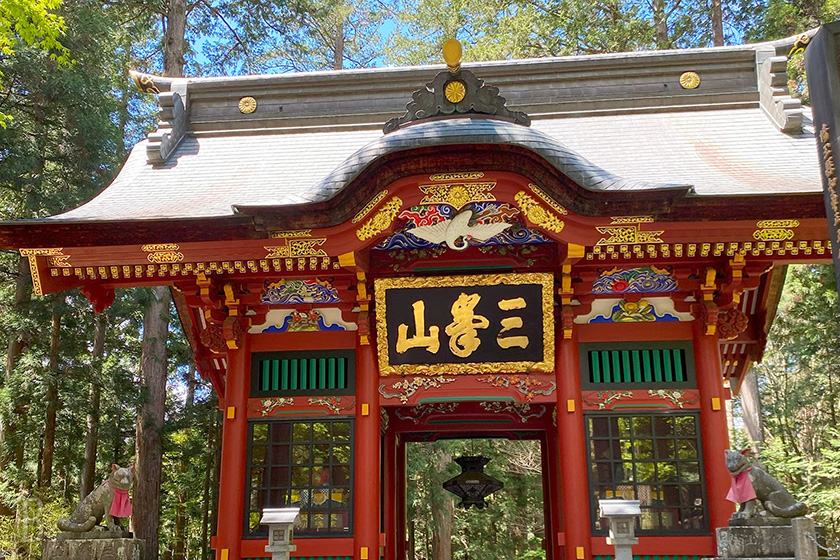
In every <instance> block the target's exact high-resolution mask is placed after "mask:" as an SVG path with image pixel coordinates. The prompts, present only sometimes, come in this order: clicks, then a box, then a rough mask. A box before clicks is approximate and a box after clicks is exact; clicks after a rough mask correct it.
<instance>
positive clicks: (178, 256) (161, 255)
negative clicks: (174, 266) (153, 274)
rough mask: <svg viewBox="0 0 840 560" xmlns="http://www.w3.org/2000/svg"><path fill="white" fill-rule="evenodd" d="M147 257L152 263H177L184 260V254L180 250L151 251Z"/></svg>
mask: <svg viewBox="0 0 840 560" xmlns="http://www.w3.org/2000/svg"><path fill="white" fill-rule="evenodd" d="M146 258H147V259H148V261H149V262H150V263H155V264H162V263H177V262H181V261H183V260H184V254H183V253H180V252H178V251H160V252H157V253H149V254H148V255H147V256H146Z"/></svg>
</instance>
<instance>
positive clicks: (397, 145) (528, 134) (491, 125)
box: [237, 117, 693, 208]
mask: <svg viewBox="0 0 840 560" xmlns="http://www.w3.org/2000/svg"><path fill="white" fill-rule="evenodd" d="M458 144H506V145H513V146H519V147H522V148H526V149H529V150H531V151H533V152H534V153H536V154H537V155H539V156H541V157H543V158H544V159H545V160H546V161H548V162H549V163H550V164H551V165H552V166H554V167H555V168H556V169H557V170H558V171H560V172H561V173H563V174H564V175H566V176H567V177H568V178H569V179H571V180H572V181H574V182H576V183H577V184H578V185H580V186H581V187H583V188H585V189H588V190H591V191H616V190H627V189H632V190H653V189H677V188H679V189H686V188H692V187H693V185H691V184H687V183H653V182H648V181H640V180H633V179H625V178H623V177H621V176H619V175H616V174H614V173H612V172H610V171H607V170H605V169H603V168H601V167H599V166H597V165H595V164H594V163H592V162H590V161H589V160H588V159H586V158H584V157H583V156H581V155H580V154H578V153H577V152H575V151H574V150H572V149H570V148H567V147H566V146H565V145H564V144H562V143H561V142H559V141H558V140H556V139H555V138H552V137H551V136H549V135H547V134H545V133H544V132H541V131H539V130H535V129H533V128H528V127H524V126H520V125H517V124H513V123H510V122H506V121H499V120H492V119H486V118H477V117H462V118H450V119H441V120H434V121H425V122H419V123H416V124H412V125H410V126H405V127H403V128H400V129H399V130H396V131H394V132H392V133H390V134H386V135H384V136H382V137H381V138H378V139H376V140H374V141H373V142H369V143H368V144H367V145H365V146H363V147H362V148H360V149H359V150H357V151H356V152H355V153H353V155H351V156H350V157H348V158H347V159H346V160H344V162H342V163H341V164H340V165H339V166H338V167H336V168H335V169H334V170H333V171H332V172H331V173H330V174H329V175H327V176H326V177H325V178H324V179H323V180H322V181H321V182H320V183H318V185H317V186H316V187H315V191H316V192H319V193H329V196H327V197H325V198H323V199H322V200H326V199H327V198H332V196H334V195H335V194H337V193H338V192H339V191H340V190H341V189H343V188H344V187H345V186H347V185H348V184H349V183H350V182H352V181H353V180H354V179H355V178H356V177H358V176H359V174H360V173H361V172H362V171H363V170H364V169H365V168H366V167H367V166H368V165H370V164H371V163H373V161H374V160H376V159H377V158H380V157H382V156H385V155H388V154H390V153H394V152H399V151H406V150H411V149H415V148H425V147H430V146H453V145H458ZM237 206H238V207H243V208H244V207H246V206H247V205H237Z"/></svg>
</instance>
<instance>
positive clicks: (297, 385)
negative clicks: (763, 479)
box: [0, 41, 830, 560]
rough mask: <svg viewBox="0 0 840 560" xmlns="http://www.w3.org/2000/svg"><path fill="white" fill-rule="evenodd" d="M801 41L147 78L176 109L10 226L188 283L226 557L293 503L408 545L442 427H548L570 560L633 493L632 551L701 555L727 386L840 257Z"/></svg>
mask: <svg viewBox="0 0 840 560" xmlns="http://www.w3.org/2000/svg"><path fill="white" fill-rule="evenodd" d="M790 42H792V41H790ZM790 42H789V43H790ZM788 48H789V44H787V43H773V44H769V43H768V44H759V45H749V46H740V47H721V48H713V49H695V50H690V51H662V52H637V53H630V54H618V55H599V56H582V57H569V58H553V59H540V60H521V61H508V62H492V63H482V64H475V65H470V67H469V69H467V68H462V67H461V66H460V60H459V58H458V57H457V56H454V55H452V54H451V53H450V55H449V60H448V61H447V62H448V67H447V68H441V67H438V68H429V67H426V68H423V67H417V68H387V69H373V70H359V71H346V72H314V73H309V74H288V75H272V76H248V77H235V78H178V79H173V78H162V77H157V76H150V75H143V74H135V76H134V78H135V80H136V82H137V85H138V86H139V87H140V88H141V89H142V90H143V91H146V92H149V93H151V94H156V95H158V96H159V100H160V106H161V123H160V127H159V129H158V130H157V131H156V132H154V133H152V134H150V135H149V137H148V138H147V139H146V140H144V141H142V142H140V143H139V144H138V145H137V146H136V147H135V148H134V149H133V151H132V153H131V155H130V157H129V158H128V160H127V162H126V163H125V166H124V168H123V169H122V171H121V173H120V174H119V176H118V177H117V178H116V179H115V180H114V182H113V183H112V184H111V186H109V187H108V188H107V189H106V190H105V191H104V192H102V193H101V194H100V195H98V196H97V197H96V198H94V199H93V200H92V201H90V202H89V203H87V204H85V205H83V206H81V207H80V208H77V209H75V210H72V211H70V212H67V213H65V214H62V215H59V216H55V217H51V218H46V219H42V220H35V221H28V222H5V223H2V224H0V242H1V243H2V245H3V247H6V248H16V249H20V252H21V254H22V255H23V256H25V257H28V259H29V264H30V268H31V273H32V278H33V283H34V287H35V291H36V293H37V294H38V295H41V294H46V293H51V292H56V291H60V290H66V289H70V288H80V289H81V290H82V291H83V293H85V294H86V295H87V296H88V297H89V299H90V300H91V302H92V303H93V305H94V307H95V309H96V310H97V311H100V312H101V311H102V310H103V309H104V308H105V307H107V306H108V305H109V304H110V302H111V301H112V300H113V297H114V290H115V289H119V288H124V287H130V286H153V285H167V286H170V287H171V289H172V294H173V297H174V300H175V304H176V307H177V309H178V313H179V315H180V319H181V322H182V324H183V326H184V329H185V331H186V333H187V336H188V337H189V340H190V343H191V345H192V348H193V351H194V353H195V357H196V363H197V366H198V369H199V371H200V372H201V374H202V375H203V376H204V377H206V378H207V379H209V380H210V381H211V382H212V384H213V387H214V389H215V390H216V391H217V392H218V395H219V399H220V404H221V408H222V410H223V413H224V434H223V443H222V468H221V487H220V504H219V516H218V519H219V523H218V528H217V531H216V534H215V536H214V537H213V540H212V545H213V547H214V549H215V550H216V558H218V559H221V560H240V559H255V558H264V557H265V556H266V554H265V552H264V546H265V543H266V537H265V527H260V525H259V518H260V512H261V510H262V509H263V508H265V507H282V506H297V507H300V509H301V518H302V526H301V527H300V529H299V530H298V531H297V533H296V539H295V540H296V543H297V547H298V548H297V552H296V553H295V554H296V555H297V556H298V557H300V558H312V557H317V558H319V559H320V558H325V559H330V560H339V559H340V560H349V559H350V558H353V559H357V560H374V559H378V558H380V557H381V558H385V559H386V560H397V559H398V560H404V559H405V558H406V545H405V542H406V539H405V529H404V528H405V493H406V489H405V449H406V444H407V442H410V441H418V440H423V441H426V440H433V439H435V438H437V437H442V436H446V437H455V436H457V437H476V436H492V437H508V438H522V439H533V440H537V441H539V442H541V447H542V464H543V493H544V497H545V504H544V510H545V524H546V531H545V542H544V548H545V551H546V554H547V558H549V559H554V560H560V559H568V560H577V559H590V558H593V557H596V556H602V557H603V556H606V555H610V554H611V553H612V549H611V547H609V546H607V545H606V543H605V539H604V537H605V535H606V529H605V527H604V525H603V523H602V521H603V520H601V519H599V517H598V514H597V500H598V499H602V498H610V497H624V498H631V499H637V500H639V501H640V502H641V508H642V517H641V520H640V530H639V533H640V534H641V538H640V543H639V545H638V546H637V547H636V549H635V552H636V554H643V555H657V556H659V557H660V558H669V557H676V556H681V557H684V556H685V555H689V556H692V557H702V556H710V555H714V553H715V542H714V536H713V535H714V529H715V528H716V527H719V526H722V525H725V524H726V523H727V520H728V518H729V516H730V513H731V512H732V510H733V507H732V505H731V504H730V503H728V502H727V501H726V500H725V499H724V496H725V495H726V492H727V488H728V487H729V481H730V477H729V475H728V473H727V470H726V467H725V465H724V461H723V451H724V450H725V449H727V448H728V446H729V440H728V428H727V425H728V424H727V403H728V400H729V399H730V395H731V392H732V391H737V390H738V388H739V383H740V382H741V380H742V379H743V375H744V372H745V371H746V370H747V368H748V367H749V365H750V364H751V363H752V362H753V361H755V360H757V359H760V357H761V354H762V351H763V348H764V344H765V338H766V333H767V330H768V329H769V325H770V321H771V319H772V316H773V313H774V309H775V306H776V303H777V301H778V297H779V293H780V289H781V285H782V281H783V277H784V268H785V265H786V264H788V263H796V262H828V261H829V259H830V248H829V246H828V241H827V239H828V237H827V235H828V232H827V227H826V220H825V216H824V208H823V202H822V195H821V185H820V175H819V168H818V161H817V152H816V150H815V139H814V136H813V129H812V126H811V123H810V119H809V118H808V116H807V115H806V114H805V113H804V112H803V111H802V108H801V107H800V106H799V104H798V101H796V100H793V99H791V98H790V97H789V96H787V94H786V93H785V92H784V91H783V89H780V88H779V87H776V86H777V85H779V84H784V83H785V82H786V75H785V73H784V72H785V57H784V54H785V53H786V50H787V49H788ZM484 80H487V83H485V82H484ZM427 82H428V83H427ZM424 84H425V85H424ZM491 84H492V85H491ZM418 88H419V89H418ZM412 91H414V93H413V94H412ZM500 93H501V95H500ZM502 95H504V97H502ZM406 102H408V106H407V110H406V111H403V110H402V107H403V106H405V104H406ZM383 123H384V128H383Z"/></svg>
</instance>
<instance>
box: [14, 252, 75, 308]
mask: <svg viewBox="0 0 840 560" xmlns="http://www.w3.org/2000/svg"><path fill="white" fill-rule="evenodd" d="M20 256H21V257H26V258H27V259H28V260H29V274H30V275H31V276H32V291H33V292H35V295H36V296H42V295H44V287H43V286H42V285H41V275H40V274H38V261H37V257H39V256H41V257H65V256H69V255H65V254H64V249H63V248H62V247H51V248H47V249H21V250H20Z"/></svg>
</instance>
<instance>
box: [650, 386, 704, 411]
mask: <svg viewBox="0 0 840 560" xmlns="http://www.w3.org/2000/svg"><path fill="white" fill-rule="evenodd" d="M648 396H650V397H651V398H660V399H662V400H666V401H670V402H671V403H672V404H674V405H675V406H677V407H679V408H685V405H687V404H694V403H696V402H697V401H698V400H700V399H699V397H698V395H696V394H693V395H692V396H691V397H690V398H687V397H686V392H685V391H683V390H680V389H672V390H670V391H669V390H668V389H650V390H648Z"/></svg>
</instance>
